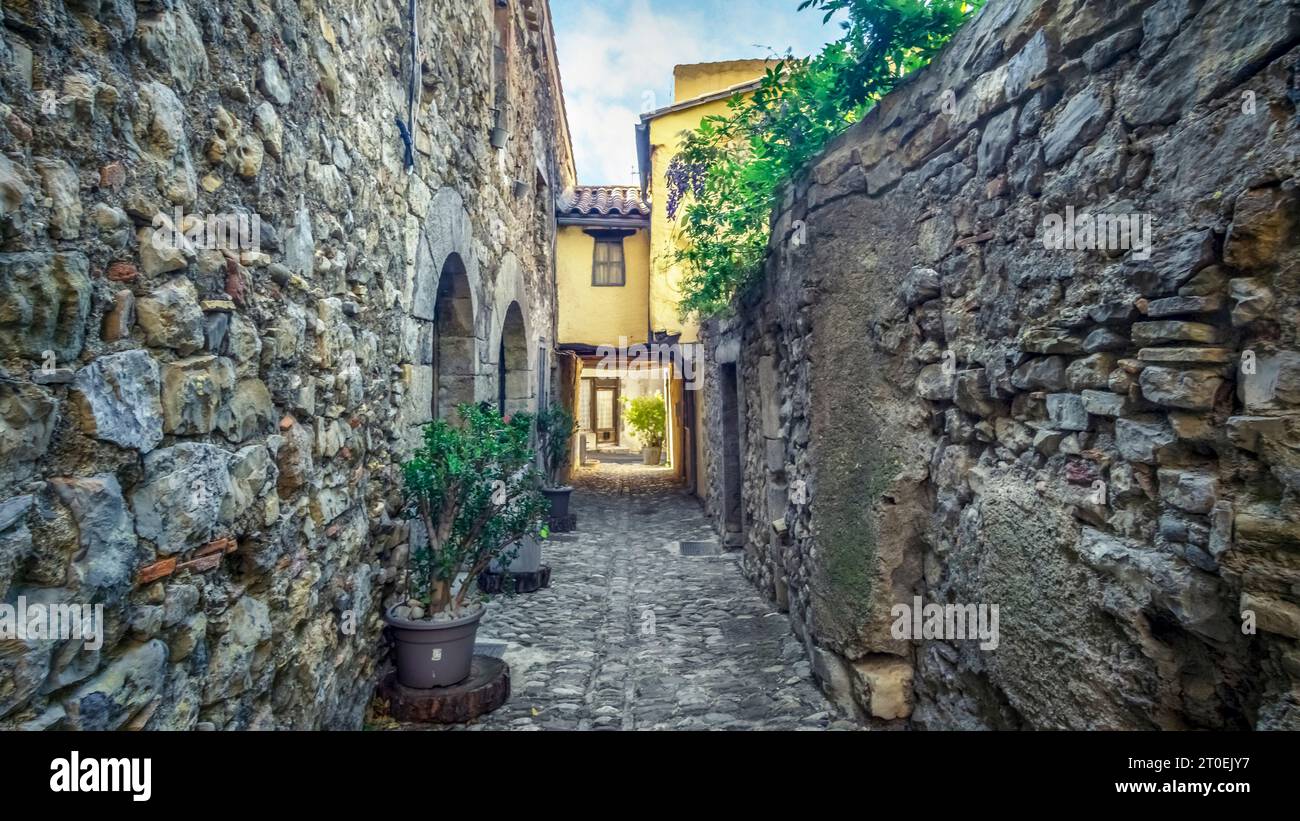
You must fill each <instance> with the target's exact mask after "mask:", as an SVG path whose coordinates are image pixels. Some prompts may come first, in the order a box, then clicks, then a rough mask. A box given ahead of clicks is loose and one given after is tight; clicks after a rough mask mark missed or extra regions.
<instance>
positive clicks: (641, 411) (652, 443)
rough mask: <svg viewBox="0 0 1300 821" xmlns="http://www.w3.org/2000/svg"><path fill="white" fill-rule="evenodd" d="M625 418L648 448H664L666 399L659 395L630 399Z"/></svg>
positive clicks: (625, 407) (624, 413) (625, 406)
mask: <svg viewBox="0 0 1300 821" xmlns="http://www.w3.org/2000/svg"><path fill="white" fill-rule="evenodd" d="M623 418H624V419H626V420H627V426H628V427H629V428H631V429H632V432H633V433H635V434H636V437H637V438H638V439H640V440H641V441H642V442H644V443H645V446H646V447H648V448H661V447H663V446H664V426H665V423H666V421H667V410H666V408H665V407H664V399H663V397H662V396H660V395H659V394H655V395H654V396H638V397H636V398H635V399H628V400H627V401H626V403H625V405H624V409H623Z"/></svg>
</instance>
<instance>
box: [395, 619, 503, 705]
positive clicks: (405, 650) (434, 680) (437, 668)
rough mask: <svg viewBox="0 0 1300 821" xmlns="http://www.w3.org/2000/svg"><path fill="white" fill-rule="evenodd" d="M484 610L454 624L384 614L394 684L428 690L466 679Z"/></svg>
mask: <svg viewBox="0 0 1300 821" xmlns="http://www.w3.org/2000/svg"><path fill="white" fill-rule="evenodd" d="M484 609H485V608H483V607H480V608H479V609H478V610H477V611H476V612H475V613H473V614H472V615H469V616H465V617H464V618H460V619H456V620H455V621H440V622H433V621H425V620H423V619H421V620H420V621H412V620H411V619H404V618H401V617H400V616H394V615H393V611H392V610H389V611H388V612H387V613H385V614H384V622H385V623H387V624H388V627H389V630H390V635H391V636H392V638H393V647H394V653H393V656H394V658H395V659H396V662H397V680H398V681H399V682H401V684H402V685H403V686H405V687H414V688H416V689H419V690H431V689H433V688H434V687H450V686H451V685H453V684H459V683H460V682H462V681H464V680H465V679H467V678H469V666H470V662H471V661H472V660H473V658H474V636H475V635H477V633H478V623H479V620H480V619H482V618H483V612H484Z"/></svg>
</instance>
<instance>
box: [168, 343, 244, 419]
mask: <svg viewBox="0 0 1300 821" xmlns="http://www.w3.org/2000/svg"><path fill="white" fill-rule="evenodd" d="M234 388H235V367H234V364H233V363H232V362H231V361H230V360H229V359H226V358H225V357H218V356H207V355H205V356H192V357H189V358H187V359H178V360H177V361H175V362H169V363H167V364H166V365H164V366H163V369H162V409H163V430H165V431H166V432H167V433H176V434H189V435H194V434H204V433H211V432H212V430H213V429H214V428H215V427H216V426H217V414H218V412H219V411H221V410H222V409H223V408H224V407H225V405H226V403H227V401H228V400H229V398H230V394H231V392H232V391H233V390H234Z"/></svg>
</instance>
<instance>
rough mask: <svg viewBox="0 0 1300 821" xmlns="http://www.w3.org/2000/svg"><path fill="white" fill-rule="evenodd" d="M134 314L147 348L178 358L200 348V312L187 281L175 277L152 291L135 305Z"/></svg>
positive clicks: (201, 320) (195, 296)
mask: <svg viewBox="0 0 1300 821" xmlns="http://www.w3.org/2000/svg"><path fill="white" fill-rule="evenodd" d="M136 313H137V315H138V321H139V323H140V327H141V328H143V329H144V332H145V338H146V339H147V340H148V342H149V344H150V345H155V346H158V347H163V348H172V349H173V350H175V351H176V352H177V353H179V354H180V355H182V356H188V355H189V354H192V353H194V352H195V351H198V350H199V349H201V348H202V347H203V342H204V335H203V312H202V311H201V310H200V309H199V302H198V295H197V293H196V292H195V290H194V284H193V283H192V282H190V281H189V279H187V278H185V277H176V278H174V279H172V280H170V281H169V282H167V283H165V284H164V285H161V286H159V287H158V288H155V289H154V290H153V291H152V292H151V293H150V294H149V295H148V296H146V297H142V298H141V299H140V300H139V302H137V303H136Z"/></svg>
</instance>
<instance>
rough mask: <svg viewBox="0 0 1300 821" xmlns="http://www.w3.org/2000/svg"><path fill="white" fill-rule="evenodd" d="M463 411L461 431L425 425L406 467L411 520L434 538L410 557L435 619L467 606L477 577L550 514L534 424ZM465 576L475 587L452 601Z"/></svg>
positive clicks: (519, 417) (417, 587)
mask: <svg viewBox="0 0 1300 821" xmlns="http://www.w3.org/2000/svg"><path fill="white" fill-rule="evenodd" d="M456 411H457V413H459V414H460V418H461V421H462V424H461V425H460V426H454V425H450V424H448V423H447V422H445V421H443V420H440V419H439V420H436V421H433V422H430V423H429V424H427V425H425V426H424V442H423V445H422V446H421V447H420V448H419V449H417V450H416V452H415V455H414V456H413V457H412V458H411V460H410V461H408V462H406V463H405V464H403V465H402V478H403V480H404V484H405V498H406V508H405V513H406V515H407V517H408V518H411V519H417V520H419V521H421V522H422V523H423V524H424V529H425V533H426V535H427V537H428V540H427V543H426V544H423V545H421V546H420V547H418V548H414V549H413V552H412V555H411V569H412V576H413V578H412V579H411V582H412V590H413V592H416V597H417V598H420V599H421V600H423V601H425V602H426V604H427V605H428V610H429V612H430V613H437V612H441V611H444V610H450V609H459V608H460V607H462V606H464V603H465V596H466V594H467V593H468V592H469V590H470V588H471V587H473V586H474V585H473V583H472V582H473V580H474V579H475V578H477V577H478V574H479V573H481V572H482V571H483V570H484V569H485V568H486V567H487V566H488V564H489V563H490V562H491V561H492V559H494V558H496V557H498V556H501V555H503V554H504V553H505V552H506V551H507V550H510V549H511V546H512V544H513V543H515V542H517V541H518V540H519V539H520V538H521V537H522V536H524V535H526V534H530V533H536V532H538V528H539V526H540V524H541V522H542V521H543V519H544V518H545V516H546V511H547V503H546V499H545V497H543V496H542V494H541V491H540V490H538V487H539V485H540V477H539V476H538V474H537V471H536V469H535V468H534V467H533V459H534V452H533V449H532V447H531V446H530V442H531V433H532V424H533V420H532V417H531V416H529V415H528V414H526V413H517V414H514V415H513V416H512V417H510V419H509V420H506V419H503V418H502V417H501V415H500V414H499V413H497V411H496V410H495V409H493V408H492V407H490V406H488V405H487V404H486V403H484V404H483V405H459V406H458V407H457V408H456ZM461 572H467V573H468V581H467V582H466V583H465V584H464V585H462V587H461V590H460V591H459V593H458V594H457V595H456V596H454V597H453V595H452V592H451V585H452V582H454V581H455V579H456V576H457V575H458V574H459V573H461Z"/></svg>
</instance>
